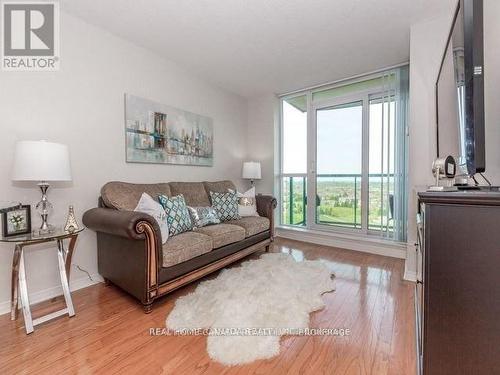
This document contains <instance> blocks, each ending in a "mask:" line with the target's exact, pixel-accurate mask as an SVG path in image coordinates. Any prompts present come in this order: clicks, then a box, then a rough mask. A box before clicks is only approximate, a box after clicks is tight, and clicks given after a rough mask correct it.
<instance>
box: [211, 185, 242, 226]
mask: <svg viewBox="0 0 500 375" xmlns="http://www.w3.org/2000/svg"><path fill="white" fill-rule="evenodd" d="M210 200H211V201H212V207H213V208H214V209H215V211H216V212H217V216H218V217H219V219H220V221H229V220H236V219H239V218H240V215H239V214H238V197H237V196H236V192H235V191H233V192H231V193H230V192H227V193H215V192H213V191H211V192H210Z"/></svg>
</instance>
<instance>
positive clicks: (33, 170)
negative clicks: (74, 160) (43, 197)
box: [12, 141, 71, 182]
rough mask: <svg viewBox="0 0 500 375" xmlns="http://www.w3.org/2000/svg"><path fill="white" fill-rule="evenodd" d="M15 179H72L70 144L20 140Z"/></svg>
mask: <svg viewBox="0 0 500 375" xmlns="http://www.w3.org/2000/svg"><path fill="white" fill-rule="evenodd" d="M12 180H13V181H44V182H45V181H71V168H70V162H69V151H68V146H66V145H62V144H60V143H52V142H47V141H20V142H17V143H16V149H15V151H14V165H13V167H12Z"/></svg>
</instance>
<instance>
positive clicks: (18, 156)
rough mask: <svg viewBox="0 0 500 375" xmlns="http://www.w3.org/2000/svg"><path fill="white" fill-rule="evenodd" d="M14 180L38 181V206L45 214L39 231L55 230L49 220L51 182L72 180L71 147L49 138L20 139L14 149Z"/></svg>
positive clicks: (37, 208) (38, 209) (40, 212)
mask: <svg viewBox="0 0 500 375" xmlns="http://www.w3.org/2000/svg"><path fill="white" fill-rule="evenodd" d="M12 180H13V181H37V182H38V186H39V187H40V190H41V191H42V199H41V200H40V202H38V203H37V205H36V210H37V211H38V212H39V214H40V216H41V218H42V225H41V226H40V233H47V232H50V231H51V230H52V226H51V225H49V223H48V221H47V220H48V216H49V212H50V211H51V209H52V204H51V203H50V202H49V201H48V199H47V190H48V188H49V182H53V181H71V168H70V162H69V151H68V147H67V146H66V145H63V144H59V143H52V142H47V141H19V142H17V143H16V148H15V151H14V165H13V167H12Z"/></svg>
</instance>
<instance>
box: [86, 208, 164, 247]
mask: <svg viewBox="0 0 500 375" xmlns="http://www.w3.org/2000/svg"><path fill="white" fill-rule="evenodd" d="M82 221H83V224H84V225H85V226H86V227H87V228H90V229H92V230H95V231H96V232H102V233H107V234H112V235H115V236H120V237H124V238H127V239H130V240H143V239H145V234H144V229H142V228H141V227H140V226H139V225H138V224H139V223H144V222H146V223H147V224H149V225H150V226H151V228H153V233H154V234H155V237H157V239H159V241H158V242H159V243H161V232H160V227H159V226H158V223H157V222H156V220H155V219H154V218H153V217H152V216H150V215H148V214H145V213H142V212H136V211H119V210H115V209H111V208H92V209H90V210H88V211H87V212H85V214H84V215H83V218H82Z"/></svg>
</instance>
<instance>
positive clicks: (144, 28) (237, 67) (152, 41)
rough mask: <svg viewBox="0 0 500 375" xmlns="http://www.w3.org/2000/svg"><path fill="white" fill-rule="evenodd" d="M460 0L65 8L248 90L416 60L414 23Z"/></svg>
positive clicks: (175, 2) (110, 2)
mask: <svg viewBox="0 0 500 375" xmlns="http://www.w3.org/2000/svg"><path fill="white" fill-rule="evenodd" d="M454 1H456V0H147V1H139V0H65V1H62V2H61V6H62V9H63V10H64V11H66V12H68V13H70V14H73V15H75V16H77V17H80V18H82V19H84V20H85V21H87V22H89V23H91V24H95V25H97V26H100V27H102V28H105V29H107V30H109V31H111V32H112V33H114V34H116V35H118V36H121V37H123V38H125V39H128V40H130V41H132V42H134V43H136V44H138V45H141V46H143V47H146V48H148V49H150V50H153V51H155V52H156V53H157V54H159V55H161V56H163V57H165V58H167V59H169V60H171V61H174V62H176V63H178V64H180V65H182V66H184V67H185V68H186V69H188V70H189V71H191V72H193V73H195V74H197V75H198V76H200V77H201V78H204V79H206V80H208V81H210V82H212V83H214V84H216V85H218V86H220V87H223V88H225V89H227V90H229V91H232V92H235V93H237V94H240V95H242V96H246V97H251V96H254V95H258V94H261V93H270V92H272V93H283V92H286V91H289V90H295V89H299V88H302V87H306V86H310V85H314V84H318V83H323V82H328V81H332V80H337V79H341V78H345V77H348V76H352V75H355V74H361V73H364V72H369V71H373V70H375V69H379V68H383V67H386V66H390V65H394V64H397V63H401V62H405V61H408V59H409V35H410V26H411V25H412V24H413V23H415V22H418V21H419V20H422V19H425V18H430V17H433V16H434V15H435V14H439V13H442V12H444V11H446V10H447V9H449V7H450V3H452V2H454Z"/></svg>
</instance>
